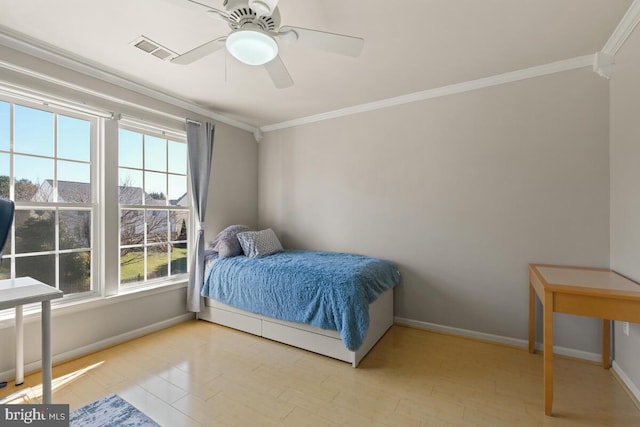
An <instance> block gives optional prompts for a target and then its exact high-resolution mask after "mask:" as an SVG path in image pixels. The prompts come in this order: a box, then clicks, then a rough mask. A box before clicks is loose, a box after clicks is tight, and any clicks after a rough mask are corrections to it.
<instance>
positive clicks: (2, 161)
mask: <svg viewBox="0 0 640 427" xmlns="http://www.w3.org/2000/svg"><path fill="white" fill-rule="evenodd" d="M9 162H10V157H9V155H8V154H6V153H0V197H2V198H4V199H8V198H9V183H10V182H11V177H10V175H9V174H10V173H11V168H10V165H9Z"/></svg>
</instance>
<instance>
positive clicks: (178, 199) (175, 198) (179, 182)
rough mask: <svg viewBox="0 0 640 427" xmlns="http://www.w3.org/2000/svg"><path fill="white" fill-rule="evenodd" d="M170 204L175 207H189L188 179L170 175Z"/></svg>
mask: <svg viewBox="0 0 640 427" xmlns="http://www.w3.org/2000/svg"><path fill="white" fill-rule="evenodd" d="M167 195H168V197H169V204H170V205H174V206H189V198H188V197H187V177H186V176H180V175H169V191H168V194H167Z"/></svg>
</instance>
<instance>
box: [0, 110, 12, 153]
mask: <svg viewBox="0 0 640 427" xmlns="http://www.w3.org/2000/svg"><path fill="white" fill-rule="evenodd" d="M10 126H11V104H9V103H8V102H2V101H0V150H6V151H9V147H10V145H9V138H10V136H11V127H10Z"/></svg>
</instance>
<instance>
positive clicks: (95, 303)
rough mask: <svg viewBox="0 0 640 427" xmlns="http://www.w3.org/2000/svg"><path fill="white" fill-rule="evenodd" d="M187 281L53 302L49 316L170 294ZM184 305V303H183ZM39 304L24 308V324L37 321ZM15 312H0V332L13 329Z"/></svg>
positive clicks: (10, 310) (184, 285)
mask: <svg viewBox="0 0 640 427" xmlns="http://www.w3.org/2000/svg"><path fill="white" fill-rule="evenodd" d="M187 285H188V279H183V280H179V281H176V282H173V283H168V284H167V283H162V284H153V285H150V286H144V287H136V288H134V289H130V290H123V291H121V292H120V293H118V294H116V295H110V296H106V297H93V298H76V299H71V300H67V301H65V300H64V299H62V300H59V301H54V302H52V304H51V316H52V317H53V318H54V319H55V318H56V317H57V316H63V315H69V314H73V313H78V312H82V311H88V310H93V309H96V308H100V307H105V306H109V305H113V304H117V303H121V302H125V301H130V300H134V299H138V298H145V297H148V296H151V295H159V294H163V293H165V292H172V291H175V290H178V289H183V288H186V287H187ZM185 304H186V303H185ZM40 311H41V304H40V303H35V304H28V305H25V306H24V322H25V323H27V322H33V321H36V320H39V318H40ZM14 317H15V310H13V309H7V310H2V311H0V330H2V329H6V328H13V327H14V325H15V319H14Z"/></svg>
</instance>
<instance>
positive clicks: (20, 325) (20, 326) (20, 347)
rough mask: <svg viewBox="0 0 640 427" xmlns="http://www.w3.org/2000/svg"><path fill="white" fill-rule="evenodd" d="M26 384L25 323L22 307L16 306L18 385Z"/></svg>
mask: <svg viewBox="0 0 640 427" xmlns="http://www.w3.org/2000/svg"><path fill="white" fill-rule="evenodd" d="M22 383H24V322H23V317H22V306H21V305H17V306H16V385H22Z"/></svg>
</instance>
